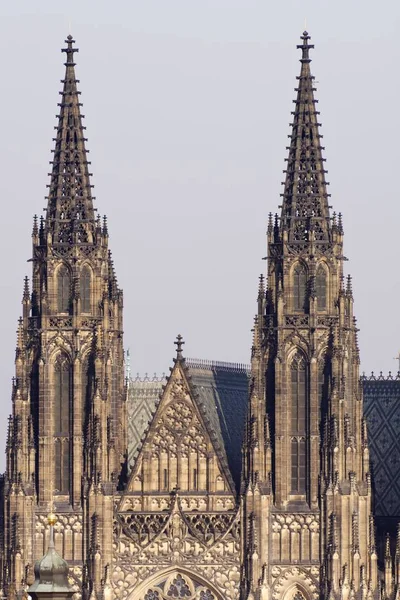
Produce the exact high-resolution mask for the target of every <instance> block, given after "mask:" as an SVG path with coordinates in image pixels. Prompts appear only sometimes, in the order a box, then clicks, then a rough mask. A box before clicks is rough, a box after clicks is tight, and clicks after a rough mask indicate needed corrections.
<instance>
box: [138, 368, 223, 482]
mask: <svg viewBox="0 0 400 600" xmlns="http://www.w3.org/2000/svg"><path fill="white" fill-rule="evenodd" d="M188 375H189V374H188V370H187V368H186V366H185V363H184V360H177V361H176V362H175V366H174V368H173V369H172V373H171V376H170V378H169V380H168V382H167V385H166V386H165V389H164V391H163V393H162V396H161V399H160V401H159V403H158V406H157V408H156V410H155V413H154V416H153V419H152V421H151V423H150V425H149V428H148V430H147V432H146V434H145V436H144V439H143V443H142V446H141V448H140V450H139V454H138V456H137V459H136V461H135V465H134V467H133V470H132V472H131V475H130V479H129V482H128V486H127V492H142V493H152V492H157V493H160V492H165V493H169V492H171V491H173V490H179V492H180V494H182V493H193V494H196V493H201V494H204V493H207V494H210V493H214V492H215V493H219V494H220V493H223V494H226V493H229V494H232V493H234V484H233V481H232V477H231V474H230V471H229V467H228V462H227V458H226V453H225V448H224V446H223V441H222V436H221V431H220V427H219V419H218V414H217V411H216V407H215V404H214V405H207V404H206V403H204V402H200V401H199V398H200V397H199V395H198V393H197V391H196V389H195V388H194V386H192V385H191V383H190V377H188Z"/></svg>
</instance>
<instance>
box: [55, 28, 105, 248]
mask: <svg viewBox="0 0 400 600" xmlns="http://www.w3.org/2000/svg"><path fill="white" fill-rule="evenodd" d="M65 41H66V44H67V47H66V48H64V49H63V50H62V52H65V54H66V58H67V60H66V62H65V78H64V79H63V80H62V83H63V84H64V87H63V91H62V92H60V94H61V102H60V103H59V106H60V114H59V117H58V125H57V126H56V127H55V129H56V130H57V134H56V137H55V138H54V141H55V149H54V157H53V160H52V161H51V164H52V165H53V168H52V172H51V174H50V175H51V181H50V185H49V188H50V189H49V195H48V197H47V199H48V205H47V217H46V230H47V232H48V233H51V235H52V243H53V245H58V244H69V245H70V244H77V243H78V244H88V243H92V241H93V236H94V231H95V219H94V210H93V201H92V193H91V188H92V186H91V185H90V175H91V174H90V173H89V168H88V167H89V164H90V163H89V162H88V160H87V156H86V155H87V150H86V148H85V142H86V138H85V137H84V133H83V132H84V130H85V127H84V126H83V125H82V119H83V115H81V112H80V107H81V106H82V105H81V103H80V102H79V94H80V92H79V91H78V89H77V83H78V80H77V79H76V76H75V62H74V53H75V52H78V49H77V48H75V47H74V43H75V41H74V40H73V39H72V36H71V35H69V36H68V38H67V39H66V40H65Z"/></svg>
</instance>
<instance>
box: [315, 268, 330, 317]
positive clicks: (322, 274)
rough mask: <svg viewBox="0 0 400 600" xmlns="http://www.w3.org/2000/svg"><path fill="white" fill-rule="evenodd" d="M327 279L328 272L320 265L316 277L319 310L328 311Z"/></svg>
mask: <svg viewBox="0 0 400 600" xmlns="http://www.w3.org/2000/svg"><path fill="white" fill-rule="evenodd" d="M326 284H327V277H326V270H325V269H324V267H323V266H322V265H319V267H318V269H317V274H316V277H315V292H316V294H317V303H318V304H317V306H318V310H326V303H327V285H326Z"/></svg>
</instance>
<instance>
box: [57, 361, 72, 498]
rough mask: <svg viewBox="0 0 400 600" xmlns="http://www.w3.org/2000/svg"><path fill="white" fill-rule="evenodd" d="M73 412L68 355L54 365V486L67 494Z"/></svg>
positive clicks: (70, 370)
mask: <svg viewBox="0 0 400 600" xmlns="http://www.w3.org/2000/svg"><path fill="white" fill-rule="evenodd" d="M71 412H72V368H71V365H70V363H69V361H68V359H67V358H66V357H61V358H59V359H58V360H57V362H56V364H55V366H54V437H55V457H54V459H55V460H54V469H55V473H54V474H55V477H54V488H55V490H57V491H58V492H59V493H63V494H67V493H69V489H70V447H69V446H70V422H71V416H72V415H71Z"/></svg>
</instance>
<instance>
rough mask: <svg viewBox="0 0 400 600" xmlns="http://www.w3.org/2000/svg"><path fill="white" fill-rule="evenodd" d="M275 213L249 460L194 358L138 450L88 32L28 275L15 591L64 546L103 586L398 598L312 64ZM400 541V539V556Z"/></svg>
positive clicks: (8, 559)
mask: <svg viewBox="0 0 400 600" xmlns="http://www.w3.org/2000/svg"><path fill="white" fill-rule="evenodd" d="M301 39H302V43H301V45H300V46H298V48H299V49H300V51H301V59H300V62H301V70H300V76H299V77H298V87H297V98H296V100H295V104H294V112H293V125H292V133H291V136H290V145H289V148H288V151H289V154H288V159H287V167H286V171H285V173H286V178H285V183H284V191H283V194H282V207H281V214H280V215H279V216H278V215H276V216H275V217H274V218H273V217H272V215H271V217H270V220H269V223H268V234H267V235H268V240H267V242H268V262H267V265H268V268H267V279H266V281H264V278H263V277H261V278H260V284H259V292H258V311H257V315H256V318H255V323H254V339H253V346H252V355H251V376H250V381H249V400H248V408H247V417H246V419H245V421H246V422H245V423H242V424H240V426H242V427H243V429H244V436H243V448H242V473H241V478H240V481H238V482H237V481H235V480H234V477H233V476H232V470H231V468H230V458H229V452H228V450H227V448H226V447H225V445H224V441H223V436H222V435H221V427H222V426H221V419H222V418H223V414H222V416H221V413H220V411H219V410H217V407H216V403H215V402H214V401H208V400H205V399H204V398H202V397H201V394H199V390H198V389H197V388H196V385H195V384H194V383H193V380H192V377H191V373H190V369H189V367H188V365H187V364H186V361H185V358H184V355H183V340H182V338H181V337H180V336H178V338H177V341H176V358H175V359H174V363H173V367H172V368H171V373H170V376H169V378H167V382H166V385H165V386H164V388H163V390H162V392H161V395H160V399H159V401H158V403H157V405H156V408H155V411H154V413H153V415H152V418H151V421H150V423H149V426H148V427H147V428H146V431H145V433H144V435H143V438H142V440H141V442H140V444H139V448H138V451H137V454H136V457H135V460H134V463H133V465H128V462H127V434H126V431H127V419H126V396H127V387H126V381H125V373H124V354H123V322H122V316H123V295H122V291H121V289H120V288H119V287H118V283H117V278H116V275H115V271H114V266H113V261H112V258H111V253H110V251H109V249H108V228H107V220H106V219H105V218H104V219H103V220H101V219H100V217H99V216H95V209H94V207H93V200H94V198H93V196H92V186H91V183H90V176H91V174H90V173H89V164H90V163H89V162H88V160H87V151H86V149H85V143H86V139H85V133H84V131H85V127H84V126H83V124H82V119H83V117H82V115H81V113H80V106H81V104H80V102H79V93H80V92H79V91H78V89H77V79H76V76H75V63H74V54H75V52H76V51H77V50H76V48H75V47H74V41H73V39H72V37H71V36H69V37H68V39H67V47H66V48H65V49H64V50H63V51H64V52H65V55H66V63H65V68H66V71H65V78H64V80H63V91H62V92H61V102H60V105H59V106H60V112H59V120H58V125H57V126H56V135H55V139H54V142H55V149H54V156H53V161H52V172H51V174H50V185H49V192H48V204H47V209H46V213H45V217H44V218H42V219H40V221H38V219H37V218H36V217H35V219H34V224H33V232H32V245H33V247H32V279H31V283H30V282H29V280H28V278H26V279H25V284H24V291H23V300H22V305H23V316H22V318H21V319H20V321H19V325H18V334H17V348H16V359H15V370H16V372H15V378H14V380H13V392H12V416H11V417H10V422H9V432H8V439H7V450H6V451H7V467H6V474H5V477H4V482H3V488H2V507H3V532H2V533H3V536H2V545H3V547H2V553H1V559H2V572H1V578H2V584H1V585H2V590H3V593H4V594H5V595H6V597H7V598H10V599H12V598H20V597H22V595H21V594H23V593H24V590H26V589H27V587H28V586H29V585H30V584H31V583H32V581H33V565H34V562H35V560H36V559H37V558H39V557H40V556H42V555H43V553H44V552H45V549H46V546H47V540H48V535H49V528H48V524H47V518H46V517H47V513H48V512H49V509H50V508H51V507H54V510H55V512H56V514H57V523H56V524H55V527H54V530H55V544H56V547H57V550H58V552H59V553H60V554H62V555H63V557H64V558H65V559H66V560H67V561H68V563H69V565H70V582H71V585H72V586H73V588H74V590H75V598H76V599H78V598H83V599H85V600H89V599H90V600H95V599H96V600H109V599H111V598H116V599H119V600H169V599H170V598H175V599H180V598H182V599H183V598H184V599H186V600H225V599H226V600H239V598H240V599H241V600H248V599H250V600H259V599H260V600H270V599H271V600H272V599H273V600H293V599H296V600H317V599H318V598H329V599H331V600H339V598H340V599H343V600H348V599H356V598H357V599H358V598H359V599H360V600H366V599H367V598H368V599H371V600H372V599H373V598H378V596H379V597H380V595H382V596H383V597H384V598H391V597H392V595H393V594H394V593H395V591H396V590H397V588H398V584H399V581H398V579H399V577H398V575H395V576H394V577H392V568H393V566H392V562H391V559H390V549H388V552H387V556H386V560H385V563H384V567H383V570H381V571H380V570H379V569H378V558H377V551H376V548H375V534H374V519H373V514H372V491H371V477H370V469H369V455H368V442H367V430H366V425H365V422H364V419H363V397H362V387H361V384H360V378H359V350H358V345H357V327H356V323H355V318H354V316H353V294H352V287H351V280H350V278H348V279H347V282H346V283H344V278H343V260H344V257H343V226H342V221H341V216H340V215H339V216H336V215H335V213H333V214H331V213H330V210H331V207H330V206H329V194H328V192H327V183H326V181H325V173H326V171H325V169H324V159H323V157H322V151H323V148H322V146H321V135H320V133H319V123H318V112H317V110H316V100H315V98H314V91H315V90H314V87H313V76H312V75H311V71H310V57H309V51H310V49H311V48H312V45H310V37H309V35H308V34H307V32H304V34H303V36H302V38H301ZM399 557H400V553H399Z"/></svg>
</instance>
